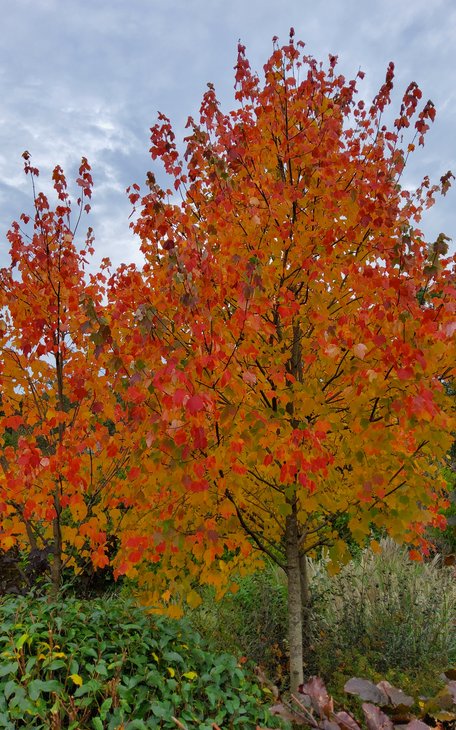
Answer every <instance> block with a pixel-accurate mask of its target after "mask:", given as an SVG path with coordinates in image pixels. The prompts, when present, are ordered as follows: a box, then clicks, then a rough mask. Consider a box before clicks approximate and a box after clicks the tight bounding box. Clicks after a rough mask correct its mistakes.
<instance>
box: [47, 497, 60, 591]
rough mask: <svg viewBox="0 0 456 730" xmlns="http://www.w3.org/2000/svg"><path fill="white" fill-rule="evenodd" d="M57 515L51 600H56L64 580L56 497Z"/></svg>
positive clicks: (53, 524) (54, 534)
mask: <svg viewBox="0 0 456 730" xmlns="http://www.w3.org/2000/svg"><path fill="white" fill-rule="evenodd" d="M54 501H55V504H56V511H57V516H56V517H54V519H53V523H52V530H53V537H54V540H53V546H52V563H51V592H50V598H51V600H55V599H56V598H57V597H58V595H59V591H60V585H61V582H62V567H63V566H62V530H61V525H60V511H61V510H60V503H59V500H57V499H55V500H54Z"/></svg>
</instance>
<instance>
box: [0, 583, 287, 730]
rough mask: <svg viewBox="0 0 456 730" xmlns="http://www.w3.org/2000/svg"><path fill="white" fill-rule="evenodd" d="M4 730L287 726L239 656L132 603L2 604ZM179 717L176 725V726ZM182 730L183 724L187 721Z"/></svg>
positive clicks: (0, 706) (0, 710) (15, 600)
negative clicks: (211, 648)
mask: <svg viewBox="0 0 456 730" xmlns="http://www.w3.org/2000/svg"><path fill="white" fill-rule="evenodd" d="M0 656H1V661H0V728H5V729H7V730H15V728H20V727H24V728H34V730H40V729H42V730H44V729H45V728H46V729H47V730H48V729H49V728H53V729H54V730H57V729H58V728H69V729H70V730H85V729H86V728H87V729H89V728H90V729H91V730H114V729H116V730H118V729H119V728H122V729H123V730H133V729H137V730H141V729H146V728H176V727H180V726H183V727H185V728H187V730H196V729H198V730H212V727H213V723H216V724H218V725H220V726H222V727H223V728H224V729H225V728H227V729H228V728H252V727H255V726H256V725H257V724H259V725H262V726H265V725H266V726H268V727H277V726H278V725H277V723H280V720H274V719H273V718H271V716H270V715H269V712H268V710H267V708H266V706H265V702H267V701H268V700H269V695H268V694H267V693H265V692H264V690H263V689H261V687H260V686H259V685H258V683H257V682H256V681H255V678H254V677H253V675H252V674H251V672H250V671H249V670H248V668H246V667H244V666H241V665H240V664H239V663H238V661H237V660H236V658H235V657H234V656H233V655H230V654H228V653H226V652H225V653H214V652H211V651H208V650H207V649H206V648H205V647H204V645H203V643H202V642H201V640H200V638H199V636H198V635H197V634H196V632H194V631H193V630H190V628H189V627H188V626H185V624H183V623H182V622H176V621H172V620H170V619H167V618H164V617H159V616H155V615H154V616H151V615H149V614H147V613H146V612H145V611H144V610H142V609H141V608H138V607H137V606H135V605H134V604H133V603H132V602H130V601H128V600H125V599H120V598H115V597H113V598H109V599H105V600H101V599H97V600H93V601H81V600H78V599H76V598H68V599H61V600H59V601H57V602H54V603H52V604H50V603H49V602H48V601H47V600H46V599H45V598H34V597H33V596H28V597H9V598H3V599H1V602H0ZM173 718H175V719H173ZM179 722H180V723H181V725H178V723H179Z"/></svg>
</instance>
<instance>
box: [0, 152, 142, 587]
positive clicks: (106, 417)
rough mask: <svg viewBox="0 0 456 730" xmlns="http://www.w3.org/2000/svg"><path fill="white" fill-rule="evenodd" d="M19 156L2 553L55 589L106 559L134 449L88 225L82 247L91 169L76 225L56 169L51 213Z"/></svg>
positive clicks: (84, 175) (1, 330)
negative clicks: (43, 571)
mask: <svg viewBox="0 0 456 730" xmlns="http://www.w3.org/2000/svg"><path fill="white" fill-rule="evenodd" d="M24 158H25V171H26V173H27V174H28V175H29V176H31V179H32V183H33V192H34V207H35V210H34V216H33V218H30V217H29V216H27V215H25V214H24V215H22V216H21V222H20V223H14V224H13V226H12V228H11V230H10V232H9V234H8V238H9V242H10V246H11V250H10V256H11V264H10V266H9V267H7V268H4V269H2V270H1V271H0V314H1V318H0V346H1V350H0V386H1V401H0V438H1V439H2V452H1V457H0V464H1V471H0V549H2V550H3V551H8V550H10V549H11V548H14V547H15V546H16V547H17V548H19V549H20V550H25V551H26V553H28V554H31V555H32V557H35V559H36V557H37V556H40V557H41V558H42V559H44V560H46V561H48V562H49V564H50V578H51V581H52V591H53V593H56V592H57V591H58V590H59V588H60V585H61V582H62V573H63V570H64V568H65V567H67V568H69V567H71V566H73V568H75V569H76V570H81V569H83V568H84V566H85V565H87V564H90V563H92V564H93V565H94V566H95V567H103V566H105V565H107V563H108V562H109V557H108V554H107V548H108V537H109V535H110V534H114V535H115V534H116V532H117V531H118V529H119V525H120V524H121V521H122V514H123V513H122V510H123V509H124V508H125V505H130V501H129V491H128V484H129V482H128V480H127V479H126V477H127V474H128V469H127V466H128V462H129V457H130V451H131V449H130V448H129V442H128V438H126V420H125V417H124V416H121V415H120V414H119V412H117V413H116V408H117V409H119V408H120V404H119V401H118V399H116V397H115V394H114V392H113V390H112V387H111V383H110V376H109V373H108V371H107V369H106V366H104V365H103V362H101V360H100V359H99V357H98V355H99V352H98V351H97V348H99V345H100V343H101V342H103V341H104V339H105V334H106V333H105V329H106V320H105V319H104V316H103V306H102V300H103V296H104V278H105V277H104V275H103V271H101V272H100V273H99V274H97V275H91V276H88V275H87V274H86V273H85V268H86V266H87V263H88V259H89V258H90V255H91V253H93V239H92V235H91V232H90V230H89V234H88V236H87V239H86V241H85V242H84V243H83V245H82V247H81V249H78V246H77V234H76V230H75V228H77V221H78V220H79V219H80V218H81V215H82V214H83V212H84V210H85V211H88V210H89V208H90V205H89V200H90V197H91V189H92V178H91V173H90V167H89V165H88V163H87V160H85V159H83V161H82V164H81V166H80V169H79V177H78V179H77V186H78V190H79V199H78V201H77V206H76V211H75V214H76V219H77V220H76V224H75V227H74V228H72V227H71V225H72V224H71V201H70V197H69V193H68V190H67V184H66V180H65V177H64V175H63V172H62V170H61V168H59V167H56V168H55V170H54V172H53V185H54V189H55V194H56V198H57V201H56V204H55V205H54V206H52V205H51V203H50V202H49V200H48V198H47V197H46V196H45V195H44V194H43V193H40V192H37V191H36V188H35V181H36V178H37V176H38V170H37V169H36V168H33V167H32V166H31V162H30V155H29V154H28V153H24ZM114 422H115V425H114ZM127 433H128V432H127Z"/></svg>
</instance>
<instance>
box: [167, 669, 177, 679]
mask: <svg viewBox="0 0 456 730" xmlns="http://www.w3.org/2000/svg"><path fill="white" fill-rule="evenodd" d="M168 672H169V676H170V677H174V676H175V674H176V670H175V669H173V668H172V667H168Z"/></svg>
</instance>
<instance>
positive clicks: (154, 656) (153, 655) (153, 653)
mask: <svg viewBox="0 0 456 730" xmlns="http://www.w3.org/2000/svg"><path fill="white" fill-rule="evenodd" d="M152 657H153V659H155V661H156V662H158V661H160V660H159V658H158V656H157V655H156V653H155V652H154V651H153V652H152Z"/></svg>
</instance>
